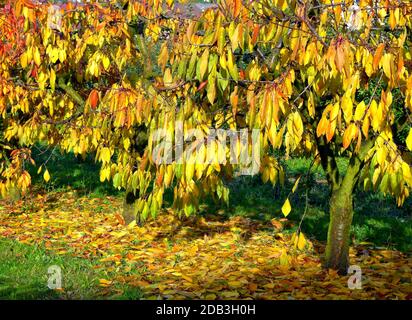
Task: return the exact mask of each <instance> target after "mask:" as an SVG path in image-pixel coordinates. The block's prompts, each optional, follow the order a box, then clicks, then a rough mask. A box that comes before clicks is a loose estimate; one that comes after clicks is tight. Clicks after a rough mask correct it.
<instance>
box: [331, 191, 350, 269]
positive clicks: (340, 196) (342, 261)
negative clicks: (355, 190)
mask: <svg viewBox="0 0 412 320" xmlns="http://www.w3.org/2000/svg"><path fill="white" fill-rule="evenodd" d="M352 200H353V199H352V190H344V189H337V190H335V191H333V192H332V196H331V198H330V209H329V210H330V222H329V230H328V242H327V246H326V253H325V254H326V256H325V267H327V268H331V269H335V270H338V271H339V273H341V274H346V273H347V270H348V267H349V240H350V227H351V225H352V217H353V201H352Z"/></svg>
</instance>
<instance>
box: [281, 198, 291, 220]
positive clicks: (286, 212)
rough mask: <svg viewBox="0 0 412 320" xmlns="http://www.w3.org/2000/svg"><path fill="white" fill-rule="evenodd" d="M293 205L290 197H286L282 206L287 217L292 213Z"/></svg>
mask: <svg viewBox="0 0 412 320" xmlns="http://www.w3.org/2000/svg"><path fill="white" fill-rule="evenodd" d="M291 210H292V207H291V206H290V202H289V198H287V199H286V201H285V203H284V204H283V206H282V213H283V215H284V216H285V217H287V215H288V214H289V213H290V211H291Z"/></svg>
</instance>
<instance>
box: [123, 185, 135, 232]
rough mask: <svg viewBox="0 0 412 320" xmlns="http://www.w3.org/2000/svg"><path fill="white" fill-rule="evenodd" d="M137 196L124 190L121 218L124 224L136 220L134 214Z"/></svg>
mask: <svg viewBox="0 0 412 320" xmlns="http://www.w3.org/2000/svg"><path fill="white" fill-rule="evenodd" d="M136 200H137V197H136V196H135V195H134V193H133V192H126V197H125V200H124V203H123V219H124V221H125V222H126V224H129V223H130V222H132V221H133V220H136V215H135V206H134V204H135V202H136Z"/></svg>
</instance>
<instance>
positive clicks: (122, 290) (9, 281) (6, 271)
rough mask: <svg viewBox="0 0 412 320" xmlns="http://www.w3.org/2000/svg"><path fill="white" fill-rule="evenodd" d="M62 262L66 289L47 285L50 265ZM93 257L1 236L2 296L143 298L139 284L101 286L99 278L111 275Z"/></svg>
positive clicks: (0, 285) (63, 285) (26, 298)
mask: <svg viewBox="0 0 412 320" xmlns="http://www.w3.org/2000/svg"><path fill="white" fill-rule="evenodd" d="M51 266H59V267H60V268H61V274H62V288H63V290H61V291H59V290H51V289H49V288H48V277H49V276H50V275H49V274H48V269H49V267H51ZM105 269H106V268H102V265H99V264H98V263H97V261H95V260H93V259H81V258H77V257H73V256H70V255H56V254H53V253H51V252H48V251H47V250H45V248H43V247H41V246H38V245H25V244H22V243H19V242H17V241H15V240H10V239H0V299H7V300H15V299H22V300H23V299H24V300H28V299H29V300H39V299H41V300H50V299H99V298H100V299H106V298H107V299H108V298H110V299H116V298H118V299H133V300H135V299H140V298H141V297H142V294H141V291H140V290H139V289H138V288H136V287H128V286H127V285H120V284H118V285H115V286H114V287H112V288H110V290H108V289H106V290H104V289H105V288H102V287H100V286H99V279H111V278H112V276H113V275H110V274H108V273H107V271H105Z"/></svg>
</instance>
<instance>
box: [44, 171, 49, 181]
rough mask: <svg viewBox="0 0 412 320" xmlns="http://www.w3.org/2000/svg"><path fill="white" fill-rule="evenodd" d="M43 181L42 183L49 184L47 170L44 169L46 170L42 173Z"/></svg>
mask: <svg viewBox="0 0 412 320" xmlns="http://www.w3.org/2000/svg"><path fill="white" fill-rule="evenodd" d="M43 179H44V181H46V182H49V180H50V173H49V170H47V169H46V170H45V171H44V173H43Z"/></svg>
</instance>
